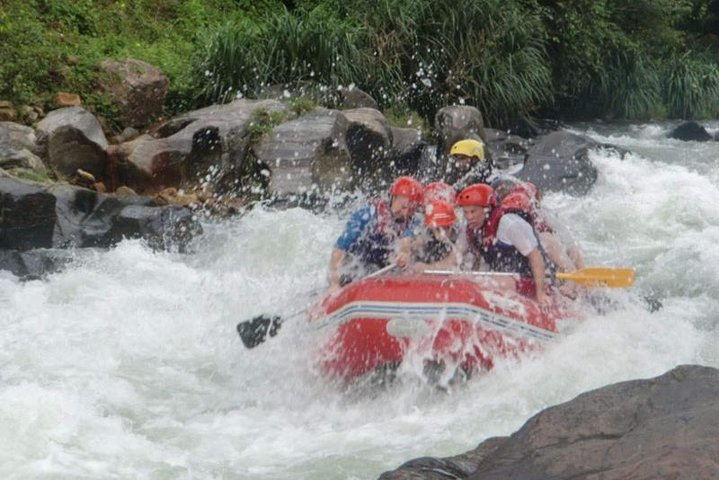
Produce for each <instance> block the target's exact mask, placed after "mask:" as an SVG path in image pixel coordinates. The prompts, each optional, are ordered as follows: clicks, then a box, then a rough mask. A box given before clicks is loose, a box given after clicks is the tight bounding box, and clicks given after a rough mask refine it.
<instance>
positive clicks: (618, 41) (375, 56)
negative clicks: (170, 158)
mask: <svg viewBox="0 0 719 480" xmlns="http://www.w3.org/2000/svg"><path fill="white" fill-rule="evenodd" d="M717 18H719V0H573V1H571V2H570V1H564V0H563V1H554V0H454V1H453V2H436V1H433V0H382V1H379V2H367V1H365V0H290V1H288V0H284V1H280V0H207V1H201V0H107V1H102V2H94V1H91V0H77V1H74V2H67V1H65V0H2V1H0V58H2V62H0V100H11V101H12V102H13V103H15V104H17V105H22V104H36V105H37V104H39V105H42V106H45V107H46V108H51V107H52V105H51V98H52V95H53V94H54V93H55V92H57V91H60V90H66V91H71V92H76V93H79V94H80V95H81V97H82V98H83V101H84V103H85V105H86V106H87V107H90V109H91V110H94V111H96V112H98V113H101V114H103V115H105V116H108V117H110V118H108V120H109V122H108V123H109V124H110V125H112V124H113V122H112V118H111V117H112V115H113V111H112V109H111V108H108V105H107V102H105V101H103V99H102V98H101V95H96V94H94V87H95V83H96V77H97V70H96V66H97V64H98V63H99V62H100V61H102V60H104V59H106V58H108V57H111V58H116V59H120V60H121V59H124V58H128V57H129V58H135V59H138V60H144V61H146V62H148V63H151V64H153V65H155V66H156V67H158V68H159V69H160V70H161V71H163V72H164V73H165V74H166V75H167V76H168V78H169V80H170V87H169V92H168V96H167V100H166V105H165V107H166V111H165V114H166V115H172V114H174V113H177V112H180V111H185V110H189V109H191V108H195V107H199V106H202V105H205V104H208V103H211V102H225V101H229V100H231V99H233V98H236V97H237V96H250V97H254V96H262V95H266V94H269V93H268V90H269V91H270V93H271V92H272V91H273V92H274V94H276V92H277V91H278V89H279V91H280V92H283V90H287V91H288V92H291V93H292V95H293V96H296V95H300V96H305V97H307V98H311V99H312V100H313V101H314V102H318V103H324V104H325V105H328V106H333V105H334V103H333V102H334V101H335V100H336V98H337V97H336V94H337V88H338V87H339V86H350V85H356V86H357V87H359V88H361V89H362V90H364V91H366V92H368V93H370V94H371V95H372V96H373V97H374V98H375V99H376V100H377V101H378V103H379V104H380V107H381V108H382V109H384V110H387V109H390V108H391V109H394V110H395V111H413V112H417V113H418V114H420V115H421V116H422V117H423V118H424V121H425V122H429V123H431V120H432V118H433V115H434V112H435V111H436V110H437V109H438V108H440V107H442V106H445V105H449V104H462V103H465V104H470V105H475V106H477V107H479V108H480V110H481V111H482V112H483V114H484V117H485V120H486V121H487V123H488V124H489V125H492V126H506V125H508V124H510V123H511V121H512V119H513V118H514V117H518V116H527V115H532V114H538V115H550V116H555V117H562V118H565V119H570V120H571V119H576V118H596V117H601V118H606V119H648V118H662V117H664V116H669V117H677V118H679V117H681V118H704V117H711V116H716V115H717V114H719V106H718V105H719V87H717V84H718V83H719V80H718V79H717V76H718V74H717V71H718V60H717V58H718V56H717V52H718V51H719V48H718V47H717V45H719V40H717V38H719V22H718V21H717V20H716V19H717ZM273 89H274V90H273Z"/></svg>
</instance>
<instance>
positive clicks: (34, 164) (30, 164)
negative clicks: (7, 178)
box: [0, 144, 45, 170]
mask: <svg viewBox="0 0 719 480" xmlns="http://www.w3.org/2000/svg"><path fill="white" fill-rule="evenodd" d="M16 167H20V168H29V169H31V170H45V164H44V163H42V160H41V159H40V157H38V156H37V155H35V154H34V153H32V152H31V151H30V150H28V149H27V148H21V149H19V150H18V149H15V148H13V147H10V146H8V145H3V144H0V168H5V169H9V168H16Z"/></svg>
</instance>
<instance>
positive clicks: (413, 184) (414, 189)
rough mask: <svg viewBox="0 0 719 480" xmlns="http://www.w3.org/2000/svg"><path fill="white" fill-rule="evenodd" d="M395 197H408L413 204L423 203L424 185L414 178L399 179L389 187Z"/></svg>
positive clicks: (390, 192)
mask: <svg viewBox="0 0 719 480" xmlns="http://www.w3.org/2000/svg"><path fill="white" fill-rule="evenodd" d="M389 194H390V195H391V196H393V197H399V196H402V197H407V198H409V200H410V201H411V202H412V203H422V185H420V183H419V182H418V181H417V180H415V179H414V178H412V177H397V179H396V180H395V181H394V182H392V186H390V187H389Z"/></svg>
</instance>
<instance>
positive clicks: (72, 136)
mask: <svg viewBox="0 0 719 480" xmlns="http://www.w3.org/2000/svg"><path fill="white" fill-rule="evenodd" d="M36 135H37V142H38V145H39V146H40V147H41V148H42V149H43V151H44V152H46V158H47V159H48V162H49V165H50V166H52V167H53V168H54V169H55V170H56V171H57V172H58V173H60V174H61V175H64V176H65V177H72V176H73V175H75V173H76V172H77V170H78V169H82V170H84V171H86V172H89V173H91V174H92V175H93V176H95V178H98V179H100V178H104V176H105V166H106V161H107V155H106V153H105V150H106V149H107V146H108V142H107V138H105V134H104V132H103V131H102V127H101V125H100V122H98V121H97V118H95V117H94V116H93V115H92V114H91V113H89V112H87V111H86V110H84V109H83V108H82V107H67V108H60V109H57V110H53V111H51V112H50V113H48V114H47V116H46V117H45V118H44V119H42V120H41V121H40V123H38V125H37V131H36Z"/></svg>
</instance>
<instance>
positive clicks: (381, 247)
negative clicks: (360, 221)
mask: <svg viewBox="0 0 719 480" xmlns="http://www.w3.org/2000/svg"><path fill="white" fill-rule="evenodd" d="M370 210H371V212H372V215H373V218H372V219H371V220H370V222H369V224H368V228H367V231H365V232H363V233H362V235H361V236H360V238H359V239H358V240H357V242H355V243H354V245H352V247H351V248H350V250H349V251H350V253H352V254H353V255H356V256H357V257H359V258H360V260H361V261H362V263H363V264H365V265H368V266H369V265H374V266H376V267H378V268H383V267H386V266H387V265H389V263H390V262H389V257H390V254H391V253H392V251H393V244H394V241H395V240H396V239H398V238H399V236H400V235H401V234H402V232H404V231H405V230H406V229H407V228H408V227H409V225H410V222H411V217H410V218H409V219H407V220H403V221H399V222H398V221H395V219H394V218H393V217H392V211H391V210H390V208H389V205H388V204H387V202H386V201H384V200H381V199H375V200H372V201H371V202H370Z"/></svg>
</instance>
